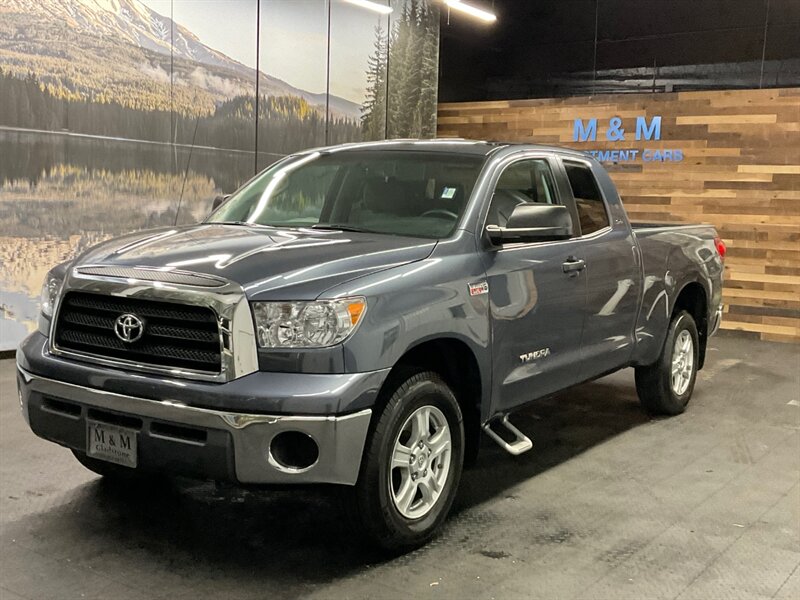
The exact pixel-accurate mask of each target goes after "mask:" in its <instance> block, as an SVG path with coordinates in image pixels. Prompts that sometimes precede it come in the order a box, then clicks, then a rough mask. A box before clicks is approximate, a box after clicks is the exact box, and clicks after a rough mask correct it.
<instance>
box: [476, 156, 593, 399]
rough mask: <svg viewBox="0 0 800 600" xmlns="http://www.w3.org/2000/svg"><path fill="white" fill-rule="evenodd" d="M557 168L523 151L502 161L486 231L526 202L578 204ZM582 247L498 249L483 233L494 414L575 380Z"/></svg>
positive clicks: (568, 243) (549, 159)
mask: <svg viewBox="0 0 800 600" xmlns="http://www.w3.org/2000/svg"><path fill="white" fill-rule="evenodd" d="M558 169H559V164H558V162H557V160H556V158H555V157H554V156H552V155H546V154H544V155H543V154H535V153H534V154H528V153H526V154H522V155H516V156H515V157H513V158H512V159H509V160H508V161H507V162H506V163H504V164H503V165H501V168H500V170H499V173H498V174H497V175H496V179H495V182H494V186H493V194H492V199H491V202H490V205H489V208H488V214H487V215H486V217H485V220H484V222H483V225H482V227H481V228H480V231H482V232H483V231H485V226H486V225H489V224H492V225H499V226H501V227H502V226H505V223H506V221H507V220H508V217H509V216H510V215H511V212H512V211H513V210H514V207H515V206H517V205H518V204H521V203H549V204H564V203H565V200H566V201H567V202H571V198H569V192H568V191H567V192H566V193H565V191H564V186H563V185H562V186H557V179H556V177H555V173H557V172H558ZM562 184H563V181H562ZM571 212H572V211H571ZM573 220H575V218H574V216H573ZM578 245H579V242H578V241H575V240H560V241H550V242H536V243H510V244H504V245H503V246H501V247H495V246H492V244H491V242H489V241H488V239H486V238H485V236H484V239H483V260H484V264H485V266H486V274H487V282H488V287H489V298H490V312H491V323H492V398H493V403H492V412H493V413H497V412H504V411H506V410H509V409H511V408H513V407H515V406H518V405H520V404H523V403H525V402H527V401H529V400H532V399H534V398H538V397H541V396H545V395H547V394H550V393H552V392H554V391H557V390H559V389H563V388H565V387H568V386H569V385H571V384H573V383H574V382H575V381H576V378H577V374H578V370H577V368H576V367H577V365H578V363H579V360H580V340H581V333H582V330H583V319H584V305H585V300H586V278H585V277H583V275H582V272H581V270H580V269H572V268H569V265H572V264H573V263H579V261H580V257H579V256H577V252H578ZM565 265H567V266H568V269H567V271H566V272H565Z"/></svg>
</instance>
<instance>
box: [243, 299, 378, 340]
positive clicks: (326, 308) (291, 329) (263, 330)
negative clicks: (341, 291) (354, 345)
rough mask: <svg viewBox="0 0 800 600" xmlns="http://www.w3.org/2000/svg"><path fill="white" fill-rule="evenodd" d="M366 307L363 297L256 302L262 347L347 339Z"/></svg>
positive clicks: (254, 308) (258, 335) (257, 327)
mask: <svg viewBox="0 0 800 600" xmlns="http://www.w3.org/2000/svg"><path fill="white" fill-rule="evenodd" d="M366 310H367V301H366V300H365V299H364V298H362V297H356V298H341V299H338V300H318V301H316V302H254V303H253V314H254V315H255V320H256V335H257V337H258V345H259V346H261V347H262V348H324V347H325V346H333V345H335V344H338V343H340V342H342V341H344V340H345V339H346V338H347V337H348V336H349V335H350V334H351V333H353V331H355V329H356V326H358V323H359V322H360V321H361V319H362V318H363V316H364V313H365V312H366Z"/></svg>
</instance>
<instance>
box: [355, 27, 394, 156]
mask: <svg viewBox="0 0 800 600" xmlns="http://www.w3.org/2000/svg"><path fill="white" fill-rule="evenodd" d="M388 42H389V40H388V38H387V37H386V33H385V32H384V30H383V28H382V27H381V26H380V25H378V26H377V27H375V52H374V54H373V55H372V56H370V58H369V63H368V65H369V66H368V68H367V83H368V87H367V97H366V100H365V102H364V106H363V107H362V109H361V112H362V115H361V131H362V134H363V136H364V139H365V140H382V139H383V138H384V137H385V131H386V59H387V53H388Z"/></svg>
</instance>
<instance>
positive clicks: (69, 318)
mask: <svg viewBox="0 0 800 600" xmlns="http://www.w3.org/2000/svg"><path fill="white" fill-rule="evenodd" d="M125 314H133V315H136V316H137V317H139V318H140V319H141V320H142V321H143V322H144V332H143V334H142V336H141V338H140V339H139V340H137V341H135V342H131V343H128V342H125V341H123V340H122V339H120V338H119V337H118V336H117V334H116V333H115V323H116V320H117V317H119V316H121V315H125ZM54 341H55V345H56V347H57V348H58V349H62V350H69V351H71V352H77V353H81V354H87V355H92V356H101V357H107V358H114V359H122V360H126V361H131V362H135V363H141V364H146V365H155V366H159V367H166V368H177V369H190V370H194V371H202V372H206V373H219V372H220V369H221V360H222V357H221V344H220V332H219V326H218V323H217V317H216V314H215V313H214V311H213V310H211V309H210V308H208V307H205V306H195V305H183V304H176V303H171V302H160V301H156V300H142V299H137V298H131V297H119V296H106V295H102V294H95V293H89V292H75V291H69V292H67V293H66V294H65V295H64V297H63V298H62V300H61V306H60V309H59V311H58V321H57V322H56V325H55V331H54Z"/></svg>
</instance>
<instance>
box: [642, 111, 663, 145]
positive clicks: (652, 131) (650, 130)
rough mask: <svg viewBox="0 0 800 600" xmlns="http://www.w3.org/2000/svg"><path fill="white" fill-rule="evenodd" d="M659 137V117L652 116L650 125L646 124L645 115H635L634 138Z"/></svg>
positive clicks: (656, 138)
mask: <svg viewBox="0 0 800 600" xmlns="http://www.w3.org/2000/svg"><path fill="white" fill-rule="evenodd" d="M643 136H644V139H646V140H649V139H654V140H660V139H661V117H653V119H652V120H651V121H650V125H649V126H648V125H647V118H646V117H636V139H637V140H640V139H642V137H643Z"/></svg>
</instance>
